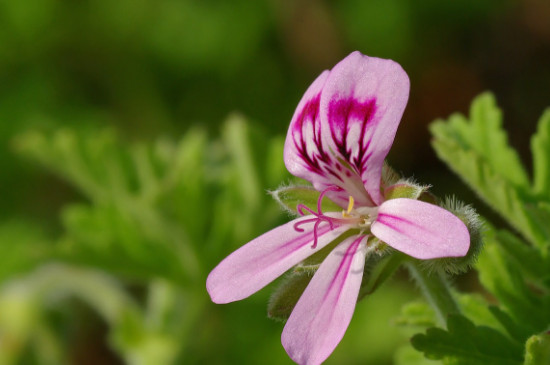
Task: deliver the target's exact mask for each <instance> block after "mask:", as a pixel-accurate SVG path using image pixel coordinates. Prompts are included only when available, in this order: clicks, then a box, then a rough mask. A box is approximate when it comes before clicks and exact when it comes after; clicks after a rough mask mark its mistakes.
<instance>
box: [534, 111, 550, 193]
mask: <svg viewBox="0 0 550 365" xmlns="http://www.w3.org/2000/svg"><path fill="white" fill-rule="evenodd" d="M531 150H532V151H533V190H534V193H535V194H540V195H541V196H542V197H543V198H544V199H547V200H548V199H550V109H548V110H546V111H545V112H544V114H543V115H542V117H541V118H540V121H539V124H538V131H537V133H536V134H535V135H534V136H533V138H532V139H531Z"/></svg>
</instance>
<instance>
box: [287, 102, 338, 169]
mask: <svg viewBox="0 0 550 365" xmlns="http://www.w3.org/2000/svg"><path fill="white" fill-rule="evenodd" d="M320 97H321V95H320V94H318V95H317V96H316V97H314V98H312V99H311V100H309V101H308V102H307V103H306V105H305V106H304V107H303V109H302V111H301V113H300V114H299V115H298V117H297V118H296V123H295V124H294V128H293V133H292V135H293V139H294V146H295V147H296V150H297V152H298V154H299V156H300V157H301V158H302V160H304V161H305V162H306V164H307V166H305V167H306V168H307V169H308V170H310V171H312V172H315V173H317V174H321V175H324V172H323V169H322V167H321V163H320V162H324V163H329V162H330V158H329V156H328V155H327V154H326V152H325V150H324V149H323V142H322V141H321V130H320V128H319V122H318V115H319V100H320ZM306 123H311V128H312V130H313V144H314V145H315V147H316V148H317V153H315V152H313V151H312V152H311V153H310V152H308V148H307V141H306V139H305V138H304V129H305V128H306Z"/></svg>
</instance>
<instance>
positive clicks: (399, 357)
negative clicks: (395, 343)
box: [393, 346, 441, 365]
mask: <svg viewBox="0 0 550 365" xmlns="http://www.w3.org/2000/svg"><path fill="white" fill-rule="evenodd" d="M393 364H394V365H438V364H441V361H438V360H429V359H426V358H425V357H424V356H423V355H422V353H420V352H418V351H415V350H414V349H413V348H412V347H410V346H403V347H401V348H399V349H398V350H397V351H396V352H395V356H394V357H393Z"/></svg>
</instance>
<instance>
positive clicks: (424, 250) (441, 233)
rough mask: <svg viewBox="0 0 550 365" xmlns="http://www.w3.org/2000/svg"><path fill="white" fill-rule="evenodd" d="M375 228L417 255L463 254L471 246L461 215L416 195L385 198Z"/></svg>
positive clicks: (387, 239)
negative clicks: (412, 196) (456, 214)
mask: <svg viewBox="0 0 550 365" xmlns="http://www.w3.org/2000/svg"><path fill="white" fill-rule="evenodd" d="M371 232H372V234H374V235H375V236H376V237H378V238H379V239H381V240H382V241H384V242H386V243H387V244H388V245H390V246H391V247H393V248H395V249H397V250H399V251H401V252H404V253H406V254H407V255H410V256H412V257H416V258H417V259H433V258H439V257H460V256H464V255H466V253H467V252H468V249H469V247H470V234H469V232H468V228H467V227H466V225H465V224H464V223H463V222H462V221H461V220H460V219H458V218H457V217H456V216H455V215H453V214H452V213H450V212H449V211H447V210H445V209H443V208H440V207H438V206H436V205H432V204H428V203H425V202H422V201H418V200H412V199H405V198H399V199H392V200H388V201H385V202H384V203H383V204H382V205H381V206H380V207H379V209H378V217H377V218H376V221H375V222H374V223H373V224H372V227H371Z"/></svg>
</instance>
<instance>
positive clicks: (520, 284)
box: [477, 231, 550, 333]
mask: <svg viewBox="0 0 550 365" xmlns="http://www.w3.org/2000/svg"><path fill="white" fill-rule="evenodd" d="M477 269H478V271H479V278H480V281H481V283H482V284H483V285H484V286H485V288H487V289H488V290H489V291H490V292H491V293H492V294H493V295H494V296H495V297H496V298H497V299H498V300H499V302H500V304H501V305H502V306H503V307H504V309H506V311H507V312H508V313H509V314H510V315H511V316H512V318H514V319H515V320H516V322H517V323H519V324H521V326H522V327H525V332H530V333H536V332H540V331H542V330H543V329H544V328H545V327H546V326H547V324H548V323H549V322H550V301H549V300H548V297H546V298H543V297H540V296H538V295H536V294H535V293H533V292H532V291H531V290H530V288H529V287H528V286H527V285H526V283H525V279H524V276H523V275H522V274H521V271H520V270H519V268H518V267H517V265H515V264H514V263H513V262H512V261H510V260H509V259H507V255H506V254H505V253H504V252H503V249H502V247H501V246H500V245H499V243H498V241H496V240H495V237H494V234H493V233H492V232H491V231H489V232H487V234H486V241H485V249H484V251H483V252H482V253H481V255H480V257H479V261H478V264H477Z"/></svg>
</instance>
